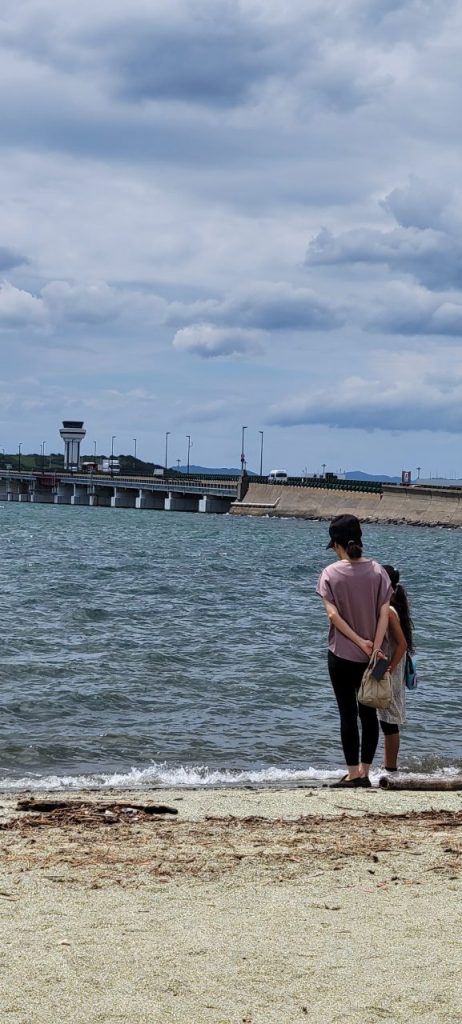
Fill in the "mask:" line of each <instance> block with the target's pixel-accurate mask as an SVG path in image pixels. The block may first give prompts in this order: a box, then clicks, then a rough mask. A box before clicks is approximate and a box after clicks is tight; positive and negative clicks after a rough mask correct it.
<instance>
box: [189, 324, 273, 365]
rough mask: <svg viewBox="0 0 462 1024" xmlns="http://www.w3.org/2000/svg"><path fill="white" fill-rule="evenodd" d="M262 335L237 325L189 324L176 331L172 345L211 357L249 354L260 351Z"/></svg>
mask: <svg viewBox="0 0 462 1024" xmlns="http://www.w3.org/2000/svg"><path fill="white" fill-rule="evenodd" d="M261 340H262V335H261V333H260V332H258V331H251V330H242V329H241V328H239V327H215V326H214V325H213V324H207V323H202V324H191V325H190V326H189V327H182V328H181V330H179V331H177V332H176V334H175V337H174V339H173V347H174V348H176V349H178V351H180V352H190V353H192V354H194V355H198V356H202V358H203V359H213V358H217V357H219V356H226V357H229V356H250V355H255V354H258V353H259V352H260V351H261Z"/></svg>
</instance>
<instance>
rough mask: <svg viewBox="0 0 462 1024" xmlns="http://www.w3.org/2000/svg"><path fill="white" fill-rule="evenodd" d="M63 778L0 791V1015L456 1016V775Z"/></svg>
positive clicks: (460, 931)
mask: <svg viewBox="0 0 462 1024" xmlns="http://www.w3.org/2000/svg"><path fill="white" fill-rule="evenodd" d="M46 795H47V796H48V797H50V796H51V794H46ZM53 796H58V795H57V794H54V795H53ZM77 797H79V798H81V799H82V798H85V799H90V800H91V801H92V802H93V803H94V805H95V813H94V814H93V813H87V812H85V811H84V810H81V811H79V812H77V813H75V814H74V815H71V816H69V815H67V818H66V815H64V817H63V813H62V812H60V811H56V812H52V813H50V814H48V815H38V814H34V813H33V812H32V813H29V814H28V813H26V812H22V813H20V814H18V812H17V810H16V797H8V798H7V797H3V798H1V797H0V863H1V880H0V937H1V942H0V957H1V961H0V970H1V979H2V995H1V1008H2V1009H1V1016H2V1022H5V1024H45V1022H46V1024H57V1022H66V1024H84V1022H85V1024H87V1022H98V1024H116V1022H117V1024H121V1022H124V1024H125V1022H127V1024H170V1022H172V1024H174V1022H175V1024H176V1022H178V1024H202V1022H206V1024H208V1022H210V1024H212V1022H213V1024H296V1022H302V1021H310V1022H316V1024H375V1022H377V1024H379V1022H383V1021H390V1022H401V1021H403V1022H406V1024H414V1022H421V1024H438V1022H442V1024H443V1022H444V1024H456V1022H457V1024H461V1022H462V984H461V963H462V920H461V918H462V914H461V901H460V892H461V863H462V831H461V827H462V793H457V792H455V793H409V792H406V793H394V792H385V791H382V790H380V791H379V790H369V791H362V792H356V791H344V792H339V791H336V790H328V789H308V788H286V789H277V790H275V789H274V790H273V789H265V790H259V789H236V790H231V789H220V790H213V789H196V790H185V789H182V790H175V791H173V790H170V791H166V790H156V791H153V790H150V791H143V792H141V791H137V792H136V793H132V794H128V793H127V792H123V793H117V794H116V793H109V792H105V793H104V794H101V793H98V794H96V793H93V794H82V793H81V794H72V795H71V794H68V795H67V796H66V798H65V799H66V800H69V801H73V800H75V799H77ZM117 800H121V801H125V802H127V801H133V803H136V804H138V803H148V802H162V803H165V804H167V805H170V806H172V807H175V808H177V809H178V815H177V817H171V816H167V815H166V816H162V817H160V816H156V815H145V816H143V815H139V816H136V815H133V814H131V813H130V812H120V813H116V814H115V815H114V814H113V813H112V812H110V813H109V814H106V816H103V817H102V816H101V815H100V814H97V813H96V806H97V804H98V803H100V802H104V803H110V802H112V801H117Z"/></svg>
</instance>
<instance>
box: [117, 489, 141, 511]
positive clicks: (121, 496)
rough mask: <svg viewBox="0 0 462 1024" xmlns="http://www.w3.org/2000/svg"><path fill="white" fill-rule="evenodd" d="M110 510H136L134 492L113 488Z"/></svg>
mask: <svg viewBox="0 0 462 1024" xmlns="http://www.w3.org/2000/svg"><path fill="white" fill-rule="evenodd" d="M111 508H136V491H135V490H131V488H129V487H127V488H124V487H114V494H113V495H112V498H111Z"/></svg>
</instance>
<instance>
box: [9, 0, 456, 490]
mask: <svg viewBox="0 0 462 1024" xmlns="http://www.w3.org/2000/svg"><path fill="white" fill-rule="evenodd" d="M461 40H462V5H461V4H460V3H459V2H452V0H444V3H441V2H440V0H287V2H286V4H281V2H280V0H169V2H168V3H166V2H165V0H130V3H127V2H126V0H99V2H98V3H95V2H94V0H91V2H90V0H79V2H78V3H75V2H74V0H72V2H70V0H59V2H57V0H22V2H21V3H20V4H18V3H17V0H3V3H2V15H1V20H0V48H1V53H0V76H1V80H2V91H3V97H2V103H1V106H0V145H1V149H2V152H1V160H0V202H1V208H2V217H1V237H0V273H1V288H0V344H1V355H2V359H1V369H0V450H1V449H2V448H4V449H5V450H6V451H12V450H15V449H17V445H18V443H19V442H21V444H22V449H23V451H38V450H39V449H40V445H41V444H42V442H43V441H45V443H46V450H47V451H51V450H55V451H56V450H61V443H60V439H59V434H58V430H59V426H60V422H61V420H62V419H63V417H64V418H73V417H76V418H77V417H78V418H82V419H84V421H85V425H86V427H87V438H88V444H87V446H86V447H87V450H88V451H92V450H93V444H94V441H95V440H96V442H97V450H98V452H108V451H110V447H111V436H112V435H115V436H116V441H115V450H116V451H119V452H133V448H134V442H133V439H134V438H135V437H136V438H137V452H138V455H139V456H141V457H144V458H146V459H155V460H156V461H159V462H162V461H163V454H164V438H165V432H166V431H170V437H169V461H170V462H171V463H172V464H174V463H175V461H176V459H177V458H181V460H182V461H183V462H184V461H185V459H186V446H187V441H186V435H187V434H189V435H190V436H191V439H192V443H193V448H192V449H191V460H192V461H194V462H197V463H200V464H202V465H210V466H226V465H228V466H231V465H234V466H236V465H238V463H239V456H240V450H241V428H242V426H244V425H245V426H246V427H247V430H246V435H245V436H246V443H245V450H246V455H247V460H248V464H249V466H250V467H251V468H253V469H257V470H258V466H259V457H260V437H261V435H260V434H259V431H261V430H263V431H264V468H265V470H269V469H270V468H275V467H278V468H284V469H288V470H289V471H290V472H292V473H299V472H301V471H302V470H304V469H305V467H306V468H307V469H308V470H309V471H314V472H319V471H320V468H321V466H322V464H325V465H326V467H327V469H330V470H333V471H335V470H342V469H357V468H361V469H364V470H367V471H374V470H380V471H382V472H389V473H393V474H394V473H399V472H400V471H401V469H411V470H412V471H413V473H414V474H415V470H416V467H417V466H418V465H419V466H421V469H422V476H427V475H430V474H432V475H437V474H440V475H444V474H445V475H451V476H452V475H462V446H461V444H460V434H461V431H462V349H461V341H460V338H461V334H462V179H461V172H460V168H461V163H462V153H461V149H462V144H461V140H460V109H461V105H462V90H461V74H462V73H461V67H462V61H461Z"/></svg>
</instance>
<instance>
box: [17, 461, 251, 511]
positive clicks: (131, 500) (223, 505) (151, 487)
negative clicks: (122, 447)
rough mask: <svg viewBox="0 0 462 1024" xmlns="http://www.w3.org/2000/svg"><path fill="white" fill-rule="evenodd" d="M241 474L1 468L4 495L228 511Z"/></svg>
mask: <svg viewBox="0 0 462 1024" xmlns="http://www.w3.org/2000/svg"><path fill="white" fill-rule="evenodd" d="M241 491H242V482H241V481H240V479H239V478H238V477H224V478H221V477H215V478H214V477H196V476H187V475H186V474H185V475H184V476H183V477H181V478H179V477H177V476H175V477H172V478H169V477H168V475H167V476H165V477H134V476H126V477H121V476H117V477H115V476H114V477H112V476H111V475H110V474H107V475H106V474H103V473H94V472H88V473H78V472H72V473H71V472H57V473H54V472H48V473H46V472H37V471H35V472H18V471H16V470H1V471H0V501H17V502H30V503H32V504H36V503H46V504H54V505H86V506H89V507H100V508H138V509H162V510H163V509H165V510H169V511H172V512H214V513H226V512H228V511H229V509H230V507H231V505H232V503H233V502H234V501H236V499H238V498H239V497H240V494H241Z"/></svg>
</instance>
